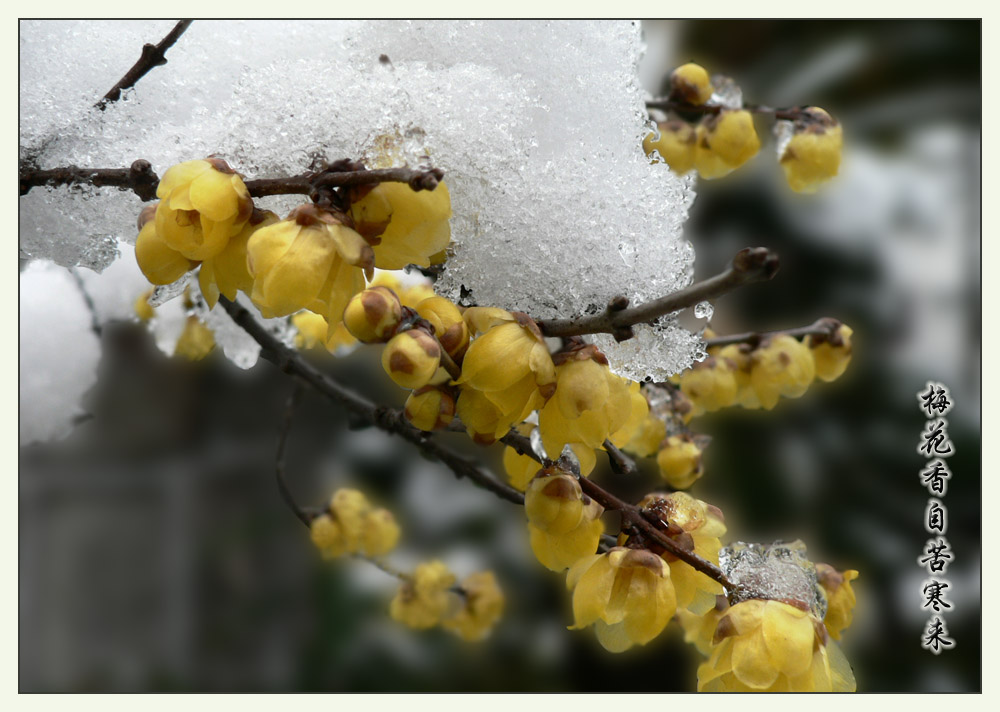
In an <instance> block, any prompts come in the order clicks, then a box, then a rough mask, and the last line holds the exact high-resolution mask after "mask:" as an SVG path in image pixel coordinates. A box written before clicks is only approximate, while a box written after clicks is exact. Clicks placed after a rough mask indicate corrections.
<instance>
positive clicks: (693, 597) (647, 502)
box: [639, 492, 726, 615]
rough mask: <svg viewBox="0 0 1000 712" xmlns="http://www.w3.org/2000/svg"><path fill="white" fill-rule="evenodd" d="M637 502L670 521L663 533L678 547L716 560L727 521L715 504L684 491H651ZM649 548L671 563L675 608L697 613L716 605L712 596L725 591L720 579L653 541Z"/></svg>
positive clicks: (713, 560)
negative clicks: (692, 565)
mask: <svg viewBox="0 0 1000 712" xmlns="http://www.w3.org/2000/svg"><path fill="white" fill-rule="evenodd" d="M639 506H640V507H642V509H643V511H645V512H648V513H650V514H653V515H654V516H655V517H656V518H658V519H659V520H660V521H662V522H669V524H670V527H669V529H668V531H666V532H665V533H666V534H667V536H669V537H670V538H671V539H673V540H674V541H675V542H676V543H677V544H679V545H680V546H681V547H683V548H684V549H686V550H688V551H691V552H693V553H695V554H697V555H698V556H700V557H701V558H703V559H705V560H706V561H711V562H712V563H713V564H718V563H719V549H720V548H721V547H722V543H721V541H720V540H719V537H721V536H722V535H723V534H725V533H726V525H725V522H724V520H723V518H722V512H721V511H720V510H719V509H718V508H717V507H713V506H712V505H710V504H706V503H705V502H702V501H701V500H700V499H695V498H694V497H692V496H691V495H689V494H686V493H684V492H672V493H670V494H663V493H659V492H654V493H651V494H648V495H646V497H644V498H643V499H642V501H641V502H640V503H639ZM678 530H679V531H678ZM672 532H677V533H672ZM651 549H652V550H654V551H657V552H659V553H660V555H661V556H663V558H664V559H665V560H666V562H667V565H668V566H669V567H670V578H671V579H672V580H673V582H674V591H675V592H676V596H677V608H679V609H680V608H684V609H687V610H688V611H690V612H691V613H694V614H697V615H700V614H702V613H705V612H707V611H709V610H710V609H711V608H712V606H714V605H715V603H716V598H715V597H716V596H718V595H720V594H722V593H723V592H724V591H723V589H722V586H721V585H720V584H719V583H717V582H716V581H713V580H712V579H710V578H709V577H708V576H706V575H705V574H703V573H701V572H700V571H696V570H695V569H694V568H693V567H691V566H689V565H688V564H686V563H685V562H683V561H681V560H680V559H677V558H675V557H674V556H672V555H671V554H669V553H667V552H666V551H660V550H659V547H658V546H655V545H653V546H651Z"/></svg>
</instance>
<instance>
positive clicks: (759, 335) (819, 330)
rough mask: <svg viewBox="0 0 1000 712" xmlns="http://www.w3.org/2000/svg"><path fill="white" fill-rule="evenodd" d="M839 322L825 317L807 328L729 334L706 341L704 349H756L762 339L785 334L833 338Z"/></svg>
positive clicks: (839, 324)
mask: <svg viewBox="0 0 1000 712" xmlns="http://www.w3.org/2000/svg"><path fill="white" fill-rule="evenodd" d="M841 323H842V322H841V321H840V320H838V319H834V318H832V317H828V316H825V317H823V318H822V319H817V320H816V322H815V323H813V324H810V325H809V326H800V327H798V328H797V329H780V330H779V331H765V332H759V331H747V332H744V333H742V334H729V335H728V336H717V337H715V338H714V339H706V340H705V344H706V348H708V347H714V346H728V345H729V344H749V345H750V346H751V347H753V348H756V347H757V346H758V344H760V343H761V342H762V341H763V340H764V339H766V338H768V337H771V336H779V335H781V334H785V335H787V336H794V337H795V338H799V337H802V336H827V337H829V336H833V334H834V333H835V332H836V331H837V329H839V328H840V326H841Z"/></svg>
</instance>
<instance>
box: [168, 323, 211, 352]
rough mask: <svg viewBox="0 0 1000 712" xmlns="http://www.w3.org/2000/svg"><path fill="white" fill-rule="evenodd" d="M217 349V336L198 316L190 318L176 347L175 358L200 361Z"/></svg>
mask: <svg viewBox="0 0 1000 712" xmlns="http://www.w3.org/2000/svg"><path fill="white" fill-rule="evenodd" d="M214 348H215V334H213V333H212V330H211V329H209V328H208V327H207V326H205V322H203V321H202V320H201V319H199V318H198V317H196V316H189V317H188V318H187V321H186V322H185V323H184V331H182V332H181V335H180V338H179V339H177V343H176V344H175V345H174V356H180V357H181V358H186V359H188V360H189V361H200V360H201V359H203V358H205V357H206V356H208V354H209V353H210V352H211V351H212V349H214Z"/></svg>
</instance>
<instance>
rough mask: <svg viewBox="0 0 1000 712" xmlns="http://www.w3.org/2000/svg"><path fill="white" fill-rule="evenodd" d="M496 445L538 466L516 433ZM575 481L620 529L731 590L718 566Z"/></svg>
mask: <svg viewBox="0 0 1000 712" xmlns="http://www.w3.org/2000/svg"><path fill="white" fill-rule="evenodd" d="M500 441H501V442H502V443H504V444H505V445H508V446H510V447H512V448H513V449H514V450H516V451H517V452H518V453H519V454H521V455H527V456H528V457H530V458H532V459H533V460H537V461H538V462H539V463H542V460H541V458H539V457H538V455H537V454H535V451H534V450H532V448H531V441H530V440H529V439H528V438H527V437H526V436H524V435H521V434H520V433H519V432H517V431H516V430H511V431H510V432H509V433H507V434H506V435H505V436H503V437H502V438H501V439H500ZM542 464H548V465H557V463H552V462H549V463H542ZM578 481H579V482H580V489H582V490H583V492H584V494H586V495H587V496H589V497H591V498H592V499H594V500H595V501H596V502H597V503H598V504H600V505H601V506H602V507H604V509H605V510H614V511H617V512H619V513H621V517H622V529H625V528H627V527H629V526H631V527H634V528H636V529H638V530H639V531H640V532H641V533H642V534H643V535H644V536H646V537H647V538H649V539H652V540H654V541H655V542H656V543H657V544H659V545H660V546H662V547H663V548H664V549H666V550H667V551H668V552H669V553H670V554H671V555H672V556H675V557H676V558H678V559H680V560H681V561H683V562H685V563H686V564H688V565H689V566H691V567H692V568H694V569H695V570H697V571H700V572H701V573H703V574H705V575H706V576H708V577H709V578H710V579H712V580H713V581H716V582H718V583H720V584H722V586H724V587H725V588H727V589H731V588H733V587H734V586H735V584H734V583H733V582H732V581H730V580H729V579H728V578H727V577H726V575H725V574H724V573H723V572H722V569H720V568H719V567H718V566H716V565H715V564H713V563H712V562H711V561H708V560H706V559H703V558H701V557H700V556H698V555H697V554H695V553H694V552H691V551H687V550H685V549H684V548H682V547H681V546H679V545H678V544H677V542H675V541H674V540H673V539H671V538H670V537H668V536H667V535H666V534H664V533H663V532H662V531H660V530H659V529H657V528H656V527H655V526H654V523H653V521H651V520H650V519H647V517H646V515H645V514H643V512H642V510H641V509H640V508H639V507H637V506H635V505H634V504H629V503H628V502H625V501H624V500H621V499H618V497H616V496H615V495H613V494H611V493H610V492H608V491H607V490H605V489H604V488H603V487H601V486H600V485H598V484H597V483H596V482H594V481H593V480H590V479H588V478H586V477H580V478H578Z"/></svg>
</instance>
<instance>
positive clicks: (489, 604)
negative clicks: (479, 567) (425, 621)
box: [441, 571, 504, 642]
mask: <svg viewBox="0 0 1000 712" xmlns="http://www.w3.org/2000/svg"><path fill="white" fill-rule="evenodd" d="M462 590H463V591H464V592H465V593H464V594H463V595H461V598H462V601H463V605H462V607H461V608H460V609H459V610H458V612H457V613H456V614H455V615H453V616H451V617H448V618H445V619H444V620H443V621H441V625H442V626H443V627H444V628H445V629H446V630H450V631H451V632H453V633H456V634H458V636H459V637H461V638H462V639H463V640H467V641H470V642H471V641H476V640H482V639H483V638H485V637H486V635H487V634H488V633H489V632H490V630H491V629H492V628H493V626H494V625H495V624H496V622H497V621H498V620H500V616H502V615H503V608H504V596H503V591H502V590H500V586H499V585H498V584H497V579H496V576H494V575H493V572H492V571H480V572H478V573H474V574H472V575H471V576H469V577H467V578H466V579H465V580H464V581H462Z"/></svg>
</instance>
